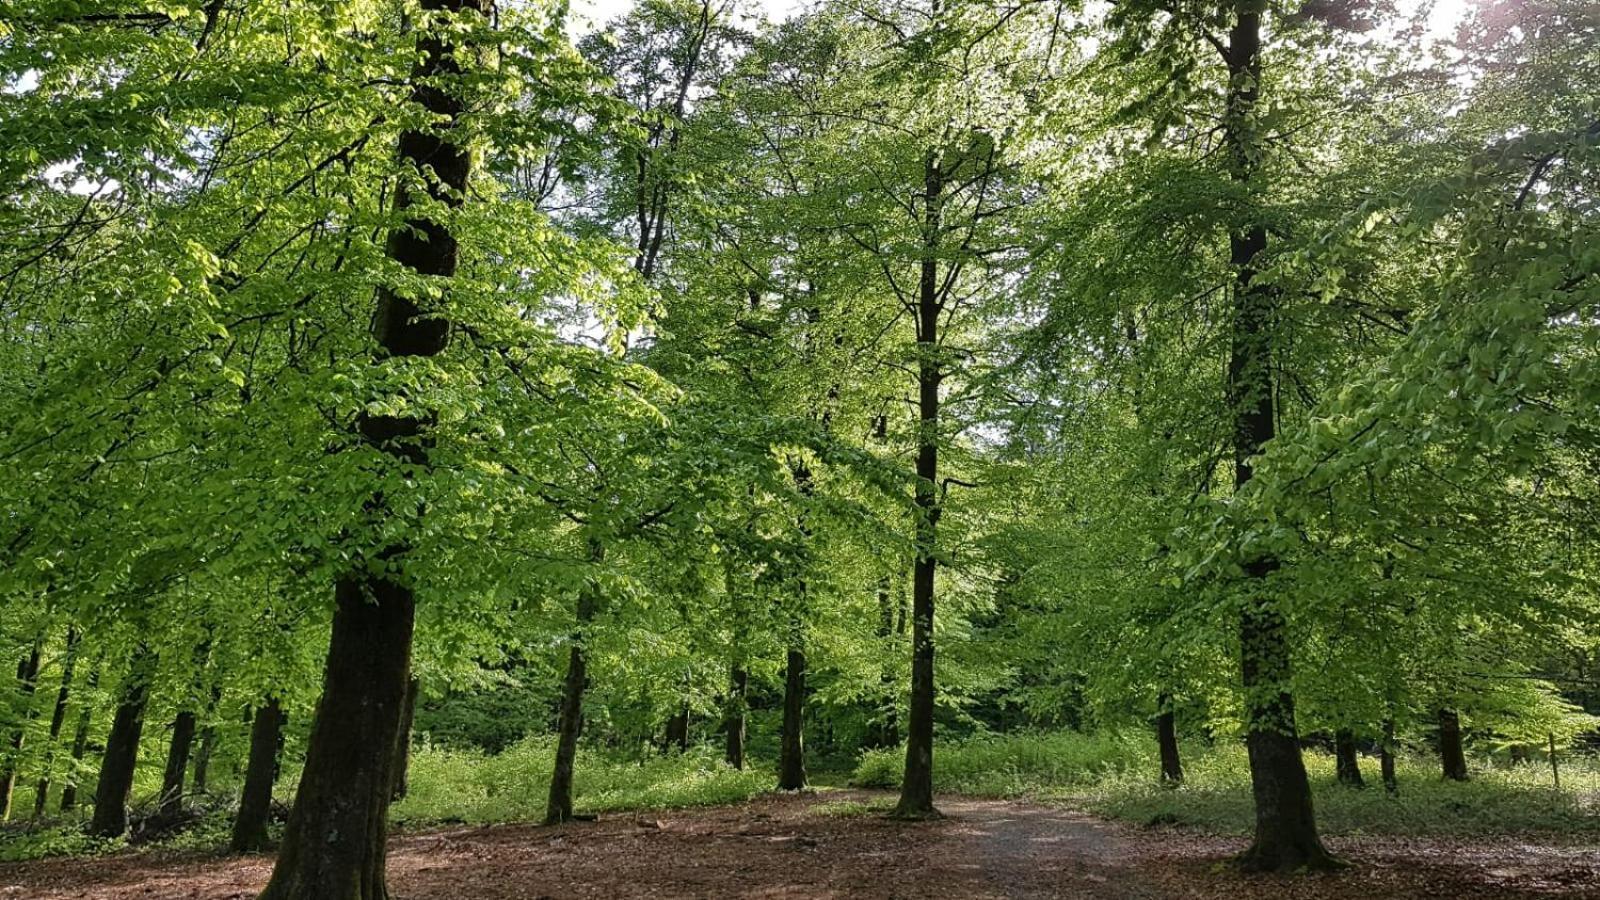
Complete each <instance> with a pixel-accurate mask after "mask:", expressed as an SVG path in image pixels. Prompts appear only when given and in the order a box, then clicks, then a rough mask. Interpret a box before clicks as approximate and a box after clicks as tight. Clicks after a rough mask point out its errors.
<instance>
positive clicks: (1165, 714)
mask: <svg viewBox="0 0 1600 900" xmlns="http://www.w3.org/2000/svg"><path fill="white" fill-rule="evenodd" d="M1156 705H1157V712H1156V745H1157V746H1158V747H1159V748H1160V750H1161V783H1162V784H1164V785H1167V786H1169V787H1176V786H1177V785H1180V784H1182V783H1183V760H1182V758H1180V757H1179V756H1178V723H1177V716H1176V715H1175V714H1174V713H1173V711H1172V697H1171V696H1170V695H1168V694H1162V695H1161V696H1160V697H1159V698H1157V700H1156Z"/></svg>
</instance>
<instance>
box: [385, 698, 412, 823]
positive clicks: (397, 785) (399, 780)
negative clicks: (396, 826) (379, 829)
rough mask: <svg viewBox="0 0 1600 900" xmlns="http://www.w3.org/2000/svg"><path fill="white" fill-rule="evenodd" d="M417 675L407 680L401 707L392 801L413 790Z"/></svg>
mask: <svg viewBox="0 0 1600 900" xmlns="http://www.w3.org/2000/svg"><path fill="white" fill-rule="evenodd" d="M417 690H418V684H417V676H415V675H413V676H411V679H410V680H409V681H407V682H406V699H405V702H404V704H402V706H401V707H400V730H399V731H398V732H397V733H396V735H395V742H394V790H393V791H392V792H391V793H390V795H389V796H390V800H391V801H398V800H404V799H405V796H406V793H407V792H408V791H410V790H411V723H412V722H413V721H415V719H416V716H417Z"/></svg>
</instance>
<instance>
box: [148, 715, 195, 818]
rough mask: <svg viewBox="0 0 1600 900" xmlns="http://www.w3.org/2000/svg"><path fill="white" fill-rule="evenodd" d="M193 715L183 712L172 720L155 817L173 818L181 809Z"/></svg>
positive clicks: (193, 724)
mask: <svg viewBox="0 0 1600 900" xmlns="http://www.w3.org/2000/svg"><path fill="white" fill-rule="evenodd" d="M195 726H196V722H195V715H194V713H193V712H192V711H190V710H187V709H186V710H184V711H182V712H180V713H178V715H177V716H176V717H175V718H173V720H172V743H171V744H170V745H168V749H167V767H166V769H165V771H163V772H162V775H161V800H160V803H159V805H158V808H157V810H156V812H157V815H160V816H163V817H165V816H173V815H176V814H177V813H178V812H180V811H181V810H182V809H183V781H184V777H185V776H186V775H188V773H189V751H190V750H191V749H192V748H193V747H194V733H195Z"/></svg>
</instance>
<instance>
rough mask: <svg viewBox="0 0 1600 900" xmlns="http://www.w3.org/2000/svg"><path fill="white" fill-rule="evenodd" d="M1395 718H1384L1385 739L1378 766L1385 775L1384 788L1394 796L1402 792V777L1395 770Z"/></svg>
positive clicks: (1381, 745)
mask: <svg viewBox="0 0 1600 900" xmlns="http://www.w3.org/2000/svg"><path fill="white" fill-rule="evenodd" d="M1394 746H1395V745H1394V720H1393V719H1384V720H1383V741H1382V743H1381V744H1379V747H1378V766H1379V770H1380V772H1381V773H1382V776H1383V789H1384V790H1385V791H1387V792H1388V793H1389V796H1391V797H1393V796H1395V795H1397V794H1399V793H1400V779H1399V778H1398V777H1396V775H1395V771H1394Z"/></svg>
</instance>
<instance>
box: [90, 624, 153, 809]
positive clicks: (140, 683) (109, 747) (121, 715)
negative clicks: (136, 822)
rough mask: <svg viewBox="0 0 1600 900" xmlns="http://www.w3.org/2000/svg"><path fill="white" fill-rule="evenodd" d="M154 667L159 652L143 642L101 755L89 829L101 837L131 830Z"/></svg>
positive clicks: (130, 668)
mask: <svg viewBox="0 0 1600 900" xmlns="http://www.w3.org/2000/svg"><path fill="white" fill-rule="evenodd" d="M154 667H155V653H154V652H153V651H151V650H150V648H149V647H147V646H145V645H143V644H141V645H140V646H139V648H138V649H137V650H135V651H134V655H133V663H132V665H130V666H129V669H128V678H127V681H125V682H124V683H123V686H122V697H121V699H120V700H118V702H117V714H116V717H115V718H114V719H112V720H111V733H110V734H109V735H108V736H107V737H106V752H105V755H104V756H103V757H101V759H100V781H99V783H98V784H97V785H96V786H95V791H94V816H93V817H91V818H90V820H89V833H90V834H93V835H95V836H97V837H108V838H114V837H121V836H122V835H123V833H124V832H126V831H127V830H128V793H129V792H130V791H131V790H133V770H134V766H135V765H136V764H137V763H138V761H139V738H140V736H141V735H142V734H143V733H144V710H145V706H146V704H148V703H149V701H150V676H151V673H152V670H153V669H154Z"/></svg>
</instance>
